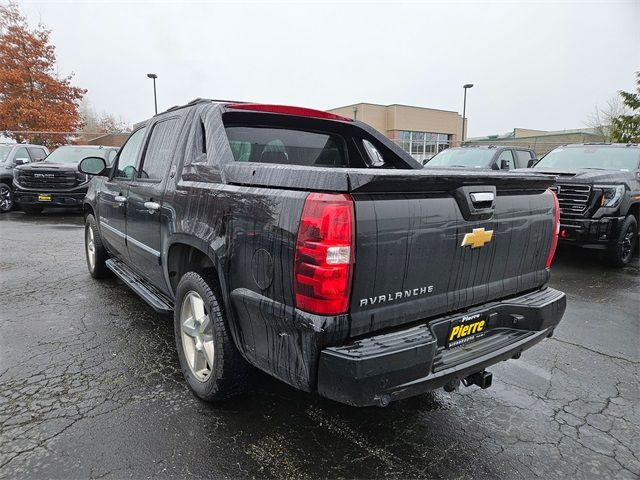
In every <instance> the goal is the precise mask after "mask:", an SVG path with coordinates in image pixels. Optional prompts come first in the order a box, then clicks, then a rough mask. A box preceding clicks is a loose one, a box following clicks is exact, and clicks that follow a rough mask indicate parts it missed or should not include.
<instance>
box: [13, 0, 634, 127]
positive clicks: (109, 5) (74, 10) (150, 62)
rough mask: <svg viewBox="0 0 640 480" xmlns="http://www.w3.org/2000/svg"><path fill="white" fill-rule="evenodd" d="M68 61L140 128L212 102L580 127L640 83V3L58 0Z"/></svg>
mask: <svg viewBox="0 0 640 480" xmlns="http://www.w3.org/2000/svg"><path fill="white" fill-rule="evenodd" d="M19 5H20V6H21V8H22V9H23V11H24V13H26V15H27V16H28V18H29V20H30V22H32V23H37V22H38V21H41V22H42V23H44V24H45V25H46V26H47V27H49V28H50V29H52V30H53V32H52V37H51V39H52V42H53V44H54V45H55V46H56V49H57V50H56V51H57V56H58V62H59V67H60V71H61V73H63V74H67V73H70V72H74V73H75V83H76V84H77V85H78V86H81V87H83V88H86V89H88V94H87V95H88V97H89V99H90V101H91V103H92V105H93V106H94V108H95V109H96V110H98V111H106V112H109V113H112V114H114V115H116V116H121V117H122V118H123V119H124V120H126V121H127V122H130V123H133V122H137V121H140V120H143V119H145V118H148V117H149V116H151V115H152V114H153V90H152V84H151V80H149V79H148V78H147V77H146V74H147V73H148V72H154V73H157V75H158V104H159V105H158V107H159V109H161V110H163V109H166V108H168V107H170V106H173V105H176V104H182V103H185V102H187V101H189V100H192V99H194V98H197V97H208V98H228V99H237V100H251V101H258V102H265V103H267V102H268V103H282V104H293V105H301V106H307V107H313V108H319V109H328V108H332V107H337V106H342V105H347V104H351V103H357V102H361V101H363V102H372V103H382V104H389V103H403V104H409V105H419V106H424V107H432V108H440V109H445V110H455V111H459V112H462V96H463V89H462V85H463V84H464V83H467V82H470V83H474V84H475V86H474V87H473V89H471V90H470V91H469V96H468V99H467V113H468V118H469V134H468V135H469V136H478V135H487V134H493V133H504V132H507V131H510V130H511V129H513V127H523V128H535V129H543V130H560V129H570V128H581V127H584V126H585V121H586V119H587V117H588V116H589V114H590V113H591V112H592V111H593V109H594V106H595V104H604V103H605V102H606V101H607V99H609V98H610V97H612V96H614V95H616V92H617V91H618V90H620V89H623V90H631V89H633V88H634V72H635V71H637V70H640V0H628V1H601V2H588V1H581V2H561V1H553V2H545V1H538V2H517V1H511V2H507V1H503V2H486V3H481V2H455V1H446V2H426V1H424V2H417V1H415V2H344V1H338V2H329V1H326V2H319V1H317V2H309V1H297V2H293V1H290V2H269V1H263V2H243V1H234V2H224V3H223V2H177V1H176V2H136V3H133V2H103V3H99V2H94V1H92V2H55V1H50V2H43V1H38V2H36V1H22V2H19Z"/></svg>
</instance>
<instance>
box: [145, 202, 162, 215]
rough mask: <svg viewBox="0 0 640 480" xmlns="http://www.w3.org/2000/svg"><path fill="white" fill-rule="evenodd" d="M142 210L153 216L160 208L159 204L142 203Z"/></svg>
mask: <svg viewBox="0 0 640 480" xmlns="http://www.w3.org/2000/svg"><path fill="white" fill-rule="evenodd" d="M144 208H146V209H147V210H149V213H151V214H153V212H155V211H156V210H158V209H159V208H160V204H159V203H157V202H144Z"/></svg>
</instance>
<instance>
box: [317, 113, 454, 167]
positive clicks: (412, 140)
mask: <svg viewBox="0 0 640 480" xmlns="http://www.w3.org/2000/svg"><path fill="white" fill-rule="evenodd" d="M329 112H331V113H335V114H338V115H342V116H345V117H349V118H355V119H357V120H360V121H362V122H364V123H367V124H369V125H371V126H372V127H373V128H375V129H376V130H378V131H380V132H381V133H383V134H385V135H386V136H387V137H389V138H390V139H391V140H393V141H394V142H395V143H397V144H398V145H399V146H400V147H402V148H403V149H404V150H405V151H407V152H409V153H410V154H411V155H412V156H413V157H414V158H415V159H416V160H418V161H423V160H425V159H428V158H431V157H432V156H434V155H435V154H436V153H438V152H439V151H441V150H444V149H445V148H448V147H450V146H455V145H458V144H459V143H460V138H461V135H462V116H461V115H459V114H458V113H457V112H452V111H448V110H437V109H434V108H424V107H414V106H410V105H397V104H393V105H378V104H375V103H356V104H353V105H346V106H344V107H338V108H333V109H331V110H329Z"/></svg>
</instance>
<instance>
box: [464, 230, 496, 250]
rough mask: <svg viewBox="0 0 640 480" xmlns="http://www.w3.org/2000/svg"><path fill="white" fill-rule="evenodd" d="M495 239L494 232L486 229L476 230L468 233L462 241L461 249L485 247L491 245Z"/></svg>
mask: <svg viewBox="0 0 640 480" xmlns="http://www.w3.org/2000/svg"><path fill="white" fill-rule="evenodd" d="M492 238H493V230H485V229H484V228H474V229H473V230H472V231H471V233H466V234H465V235H464V238H463V239H462V245H460V246H461V247H466V246H469V245H470V246H471V248H480V247H484V244H485V243H489V242H490V241H491V239H492Z"/></svg>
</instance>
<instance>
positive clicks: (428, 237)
mask: <svg viewBox="0 0 640 480" xmlns="http://www.w3.org/2000/svg"><path fill="white" fill-rule="evenodd" d="M485 180H486V181H484V182H483V181H481V180H478V179H476V182H477V183H478V185H477V186H473V185H471V186H469V185H467V186H460V187H458V188H457V189H454V190H449V191H442V190H440V189H439V188H437V187H434V186H432V187H431V190H432V191H429V190H430V189H429V188H424V190H425V191H423V192H421V193H418V192H414V191H411V192H405V193H383V192H380V191H379V190H383V188H376V189H373V190H375V191H374V192H373V193H358V192H357V191H356V192H354V193H352V196H353V199H354V202H355V216H356V225H357V227H356V232H357V235H356V264H355V270H354V277H353V290H352V296H351V310H350V313H351V335H352V336H358V335H362V334H365V333H368V332H372V331H376V330H381V329H384V328H388V327H393V326H395V325H400V324H405V323H409V322H412V321H417V320H421V319H425V318H428V317H431V316H435V315H439V314H443V313H449V312H454V311H457V310H460V309H464V308H466V307H471V306H473V305H479V304H482V303H486V302H488V301H490V300H494V299H497V298H502V297H506V296H509V295H513V294H516V293H519V292H525V291H527V290H531V289H535V288H539V287H540V286H542V285H544V284H545V283H546V282H547V281H548V279H549V272H548V270H547V269H546V261H547V257H548V254H549V249H550V246H551V240H552V236H553V228H554V215H553V208H554V202H553V198H552V193H551V192H549V191H548V190H546V187H547V186H548V184H550V183H551V182H550V180H549V179H548V178H547V180H546V182H548V183H544V184H543V183H541V177H538V178H533V179H532V181H531V183H529V184H527V182H526V180H525V179H519V180H520V181H521V184H520V186H519V187H517V186H514V185H509V186H508V187H500V185H499V184H498V187H497V188H496V184H495V183H494V184H493V185H492V182H491V181H490V180H488V179H485ZM487 180H488V181H487ZM503 182H504V181H503ZM472 183H473V182H472ZM505 185H506V183H505ZM413 187H414V188H412V190H414V189H417V188H415V186H413ZM474 191H480V192H484V193H487V194H491V193H492V192H493V195H494V197H493V198H494V205H493V208H492V209H487V208H483V209H479V210H481V214H480V215H474V214H473V210H474V208H473V205H472V203H471V202H470V201H467V200H465V198H466V197H469V195H470V194H471V193H474ZM474 198H476V197H474ZM484 198H488V197H484ZM465 202H466V204H465ZM487 205H488V204H484V205H481V206H483V207H487ZM469 208H471V210H472V211H471V212H470V211H469ZM476 213H478V212H476ZM474 229H484V230H479V231H478V230H476V232H477V235H475V234H474ZM490 231H492V234H491V238H490V240H488V237H489V233H488V232H490ZM467 234H471V235H470V236H467V239H468V241H467V243H471V241H476V245H475V246H473V245H465V246H463V243H464V239H465V235H467ZM487 240H488V241H487ZM483 242H486V243H484V244H483V245H482V246H480V244H482V243H483Z"/></svg>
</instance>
